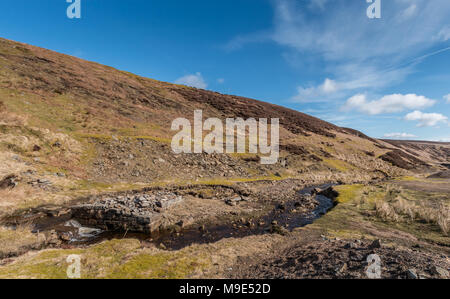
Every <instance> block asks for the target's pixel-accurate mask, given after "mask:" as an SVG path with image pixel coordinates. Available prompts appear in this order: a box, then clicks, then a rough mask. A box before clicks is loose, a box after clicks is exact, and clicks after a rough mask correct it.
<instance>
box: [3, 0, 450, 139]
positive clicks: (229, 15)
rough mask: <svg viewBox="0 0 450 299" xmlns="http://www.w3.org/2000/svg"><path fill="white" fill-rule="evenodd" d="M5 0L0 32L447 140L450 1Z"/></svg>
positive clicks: (356, 122) (369, 129) (375, 126)
mask: <svg viewBox="0 0 450 299" xmlns="http://www.w3.org/2000/svg"><path fill="white" fill-rule="evenodd" d="M381 3H382V10H381V19H369V18H368V17H367V15H366V10H367V7H368V6H369V5H370V4H369V3H366V0H351V1H350V0H297V1H296V0H213V1H212V0H192V1H181V0H165V1H162V0H161V1H156V0H147V1H144V0H128V1H122V0H81V5H82V6H81V14H82V17H81V19H69V18H67V15H66V8H67V7H68V6H69V4H68V3H66V1H65V0H40V1H35V0H26V1H7V0H0V36H1V37H4V38H8V39H12V40H17V41H21V42H25V43H29V44H32V45H36V46H41V47H44V48H48V49H51V50H55V51H58V52H62V53H66V54H70V55H74V56H78V57H81V58H83V59H87V60H92V61H96V62H99V63H102V64H106V65H110V66H113V67H116V68H119V69H122V70H127V71H130V72H133V73H136V74H139V75H142V76H146V77H150V78H154V79H158V80H163V81H168V82H177V83H185V84H190V85H194V86H197V87H202V88H207V89H210V90H215V91H218V92H222V93H228V94H236V95H241V96H247V97H251V98H256V99H260V100H264V101H268V102H272V103H276V104H280V105H283V106H287V107H290V108H293V109H296V110H299V111H302V112H306V113H308V114H311V115H314V116H317V117H320V118H322V119H324V120H327V121H330V122H332V123H335V124H337V125H339V126H346V127H352V128H355V129H359V130H361V131H363V132H365V133H366V134H368V135H370V136H373V137H384V136H389V137H392V138H412V139H429V140H442V141H444V140H447V141H450V122H449V118H450V71H449V70H450V1H448V0H433V1H429V0H381Z"/></svg>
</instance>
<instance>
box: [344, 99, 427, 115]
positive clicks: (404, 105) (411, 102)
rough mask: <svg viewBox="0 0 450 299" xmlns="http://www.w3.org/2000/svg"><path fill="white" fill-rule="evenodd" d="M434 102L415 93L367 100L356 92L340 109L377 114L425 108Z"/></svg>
mask: <svg viewBox="0 0 450 299" xmlns="http://www.w3.org/2000/svg"><path fill="white" fill-rule="evenodd" d="M434 103H435V101H434V100H431V99H428V98H426V97H424V96H419V95H416V94H407V95H402V94H391V95H386V96H384V97H382V98H380V99H378V100H374V101H368V100H367V96H366V95H364V94H357V95H355V96H353V97H351V98H349V99H348V100H347V102H346V104H345V105H344V106H343V107H342V110H343V111H351V110H357V111H359V112H362V113H365V114H370V115H377V114H382V113H398V112H402V111H404V110H412V109H422V108H427V107H431V106H433V105H434Z"/></svg>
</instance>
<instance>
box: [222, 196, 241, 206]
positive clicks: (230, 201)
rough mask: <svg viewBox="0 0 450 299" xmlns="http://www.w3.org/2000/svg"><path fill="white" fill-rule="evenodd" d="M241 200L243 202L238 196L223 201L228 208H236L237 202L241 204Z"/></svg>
mask: <svg viewBox="0 0 450 299" xmlns="http://www.w3.org/2000/svg"><path fill="white" fill-rule="evenodd" d="M242 200H243V199H242V197H240V196H238V197H235V198H229V199H226V200H225V203H226V204H227V205H229V206H232V207H234V206H236V205H237V204H238V203H239V202H241V201H242Z"/></svg>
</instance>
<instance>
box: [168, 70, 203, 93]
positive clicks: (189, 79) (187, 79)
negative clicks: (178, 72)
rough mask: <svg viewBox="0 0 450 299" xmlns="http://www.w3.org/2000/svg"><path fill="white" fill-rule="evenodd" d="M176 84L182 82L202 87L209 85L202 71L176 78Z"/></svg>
mask: <svg viewBox="0 0 450 299" xmlns="http://www.w3.org/2000/svg"><path fill="white" fill-rule="evenodd" d="M175 84H182V85H187V86H191V87H196V88H201V89H206V88H207V87H208V84H206V82H205V79H203V76H202V74H201V73H195V74H192V75H186V76H183V77H181V78H179V79H177V80H175Z"/></svg>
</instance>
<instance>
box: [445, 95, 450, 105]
mask: <svg viewBox="0 0 450 299" xmlns="http://www.w3.org/2000/svg"><path fill="white" fill-rule="evenodd" d="M444 99H445V100H446V101H447V103H448V104H450V93H449V94H448V95H446V96H444Z"/></svg>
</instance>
